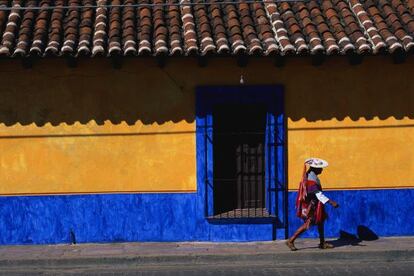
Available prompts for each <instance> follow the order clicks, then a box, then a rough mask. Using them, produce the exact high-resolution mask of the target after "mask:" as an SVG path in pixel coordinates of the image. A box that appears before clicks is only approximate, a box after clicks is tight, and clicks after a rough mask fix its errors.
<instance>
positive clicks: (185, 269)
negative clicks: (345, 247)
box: [0, 261, 414, 276]
mask: <svg viewBox="0 0 414 276" xmlns="http://www.w3.org/2000/svg"><path fill="white" fill-rule="evenodd" d="M0 275H283V276H285V275H353V276H357V275H370V276H371V275H392V276H400V275H402V276H404V275H410V276H412V275H414V262H345V261H344V262H342V263H313V264H296V265H294V264H286V265H281V264H278V265H274V264H273V265H272V264H271V263H248V262H243V263H218V264H216V265H212V264H208V265H183V264H178V263H177V264H176V265H174V264H169V265H168V266H165V265H156V264H154V265H140V266H131V265H128V266H119V265H113V266H105V265H100V266H91V267H89V266H88V267H61V266H60V267H55V268H54V267H27V268H25V267H10V268H7V269H5V270H2V271H0Z"/></svg>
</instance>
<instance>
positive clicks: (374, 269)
mask: <svg viewBox="0 0 414 276" xmlns="http://www.w3.org/2000/svg"><path fill="white" fill-rule="evenodd" d="M317 242H318V241H317V240H314V239H301V240H299V241H298V242H297V244H296V246H297V247H298V248H299V251H296V252H291V251H289V250H288V248H287V247H286V245H285V244H284V241H273V242H251V243H211V242H186V243H114V244H77V245H46V246H0V275H62V274H63V275H353V276H356V275H392V276H399V275H410V276H411V275H414V237H399V238H380V239H378V240H375V241H346V240H333V241H332V243H334V244H335V245H336V246H337V247H336V248H334V249H331V250H320V249H318V248H317V247H316V244H317Z"/></svg>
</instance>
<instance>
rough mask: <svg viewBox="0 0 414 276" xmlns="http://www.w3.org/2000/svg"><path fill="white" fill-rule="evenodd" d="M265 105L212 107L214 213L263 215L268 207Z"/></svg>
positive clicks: (225, 215) (220, 214)
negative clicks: (266, 201) (266, 197)
mask: <svg viewBox="0 0 414 276" xmlns="http://www.w3.org/2000/svg"><path fill="white" fill-rule="evenodd" d="M266 112H267V110H266V107H265V106H264V105H261V104H226V105H218V106H215V107H214V108H213V130H214V131H213V145H214V146H213V164H214V165H213V171H214V176H213V198H214V203H213V204H214V216H220V217H231V218H237V217H261V216H267V215H268V214H267V211H266V208H265V206H266V205H265V171H266V170H265V145H266V143H265V134H266Z"/></svg>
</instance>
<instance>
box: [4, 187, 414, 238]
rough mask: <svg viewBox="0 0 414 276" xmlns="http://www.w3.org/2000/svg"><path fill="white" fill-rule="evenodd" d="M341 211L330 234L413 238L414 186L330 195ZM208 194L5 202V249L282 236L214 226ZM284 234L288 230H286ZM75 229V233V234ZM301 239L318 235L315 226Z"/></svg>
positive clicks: (262, 229)
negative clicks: (365, 233)
mask: <svg viewBox="0 0 414 276" xmlns="http://www.w3.org/2000/svg"><path fill="white" fill-rule="evenodd" d="M326 194H327V195H328V196H329V197H331V198H332V199H334V200H336V201H337V202H338V203H339V204H340V205H341V206H340V207H339V208H338V209H333V208H332V207H330V206H327V211H328V213H329V216H330V217H329V219H328V220H327V221H326V225H325V229H326V236H327V237H338V236H339V233H340V231H344V232H347V233H350V234H357V231H358V227H359V226H363V227H366V228H368V229H370V230H371V231H373V232H374V233H375V234H377V235H378V236H401V235H414V227H413V225H414V216H413V214H412V212H413V210H414V203H413V202H414V201H413V198H414V189H395V190H361V191H327V192H326ZM295 197H296V193H295V192H290V193H289V233H290V234H292V233H293V231H294V230H295V229H296V227H298V226H299V225H300V224H301V220H300V219H299V218H297V217H296V216H295V210H294V201H295ZM204 210H205V209H204V204H203V200H202V192H200V191H198V192H197V193H190V194H120V195H113V194H107V195H67V196H16V197H0V244H47V243H70V242H71V241H72V239H73V238H74V239H76V242H79V243H81V242H127V241H261V240H272V238H274V237H275V235H276V237H277V238H278V239H283V238H284V237H283V232H284V231H283V229H279V231H278V232H280V233H281V234H276V233H274V232H275V230H276V229H275V228H274V227H273V224H272V223H270V222H268V221H248V220H247V221H243V222H238V223H232V222H229V221H224V222H223V223H218V222H211V221H208V220H207V219H206V218H205V217H204ZM280 230H282V231H280ZM71 232H73V236H71ZM302 237H317V230H316V227H313V228H311V229H310V230H309V231H308V232H307V233H306V234H304V235H303V236H302Z"/></svg>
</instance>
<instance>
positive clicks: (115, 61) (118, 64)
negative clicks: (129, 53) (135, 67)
mask: <svg viewBox="0 0 414 276" xmlns="http://www.w3.org/2000/svg"><path fill="white" fill-rule="evenodd" d="M111 64H112V68H114V69H121V68H122V64H123V57H122V55H119V54H114V55H112V56H111Z"/></svg>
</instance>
